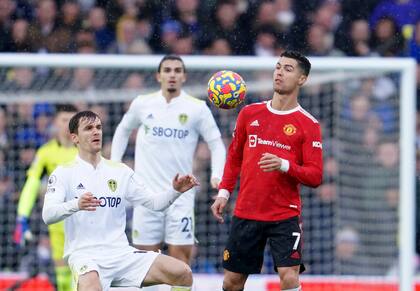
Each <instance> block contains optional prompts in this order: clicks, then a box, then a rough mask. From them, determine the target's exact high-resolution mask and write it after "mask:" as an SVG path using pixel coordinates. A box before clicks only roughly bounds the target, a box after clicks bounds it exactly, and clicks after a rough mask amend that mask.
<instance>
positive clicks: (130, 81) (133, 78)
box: [123, 73, 144, 91]
mask: <svg viewBox="0 0 420 291" xmlns="http://www.w3.org/2000/svg"><path fill="white" fill-rule="evenodd" d="M123 88H125V89H129V90H137V91H138V90H140V89H143V88H144V76H143V75H141V74H139V73H131V74H130V75H129V76H128V77H127V79H126V80H125V82H124V84H123Z"/></svg>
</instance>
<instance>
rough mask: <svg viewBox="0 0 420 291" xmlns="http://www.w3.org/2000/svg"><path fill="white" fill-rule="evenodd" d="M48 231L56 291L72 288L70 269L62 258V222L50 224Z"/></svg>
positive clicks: (66, 290) (69, 290)
mask: <svg viewBox="0 0 420 291" xmlns="http://www.w3.org/2000/svg"><path fill="white" fill-rule="evenodd" d="M48 231H49V235H50V245H51V254H52V259H53V261H54V270H55V276H56V282H57V291H71V290H73V288H72V276H71V271H70V268H69V267H68V266H67V264H66V262H65V261H64V260H63V253H64V222H59V223H56V224H52V225H50V226H49V227H48Z"/></svg>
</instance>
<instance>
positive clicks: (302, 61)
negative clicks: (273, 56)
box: [280, 50, 311, 76]
mask: <svg viewBox="0 0 420 291" xmlns="http://www.w3.org/2000/svg"><path fill="white" fill-rule="evenodd" d="M280 57H285V58H290V59H294V60H296V61H297V63H298V65H299V68H300V69H301V70H302V72H303V74H304V75H305V76H308V75H309V72H310V71H311V63H310V62H309V60H308V58H307V57H305V56H304V55H303V54H301V53H300V52H298V51H289V50H288V51H284V52H283V53H282V54H281V55H280Z"/></svg>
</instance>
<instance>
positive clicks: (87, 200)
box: [78, 192, 99, 211]
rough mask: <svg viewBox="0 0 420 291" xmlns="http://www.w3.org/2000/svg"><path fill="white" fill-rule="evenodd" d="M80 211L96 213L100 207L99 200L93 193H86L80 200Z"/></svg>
mask: <svg viewBox="0 0 420 291" xmlns="http://www.w3.org/2000/svg"><path fill="white" fill-rule="evenodd" d="M78 205H79V209H80V210H86V211H95V210H96V207H98V206H99V200H98V199H96V197H94V196H93V194H92V193H91V192H86V193H84V194H83V195H82V196H80V198H79V202H78Z"/></svg>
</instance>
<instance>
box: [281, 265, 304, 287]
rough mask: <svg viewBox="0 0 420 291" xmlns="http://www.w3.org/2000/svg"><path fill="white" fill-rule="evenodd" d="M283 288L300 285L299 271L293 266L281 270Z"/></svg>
mask: <svg viewBox="0 0 420 291" xmlns="http://www.w3.org/2000/svg"><path fill="white" fill-rule="evenodd" d="M280 281H281V285H282V288H288V289H289V288H294V287H296V286H299V272H298V271H296V270H294V269H293V268H284V269H283V270H282V271H281V272H280Z"/></svg>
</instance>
